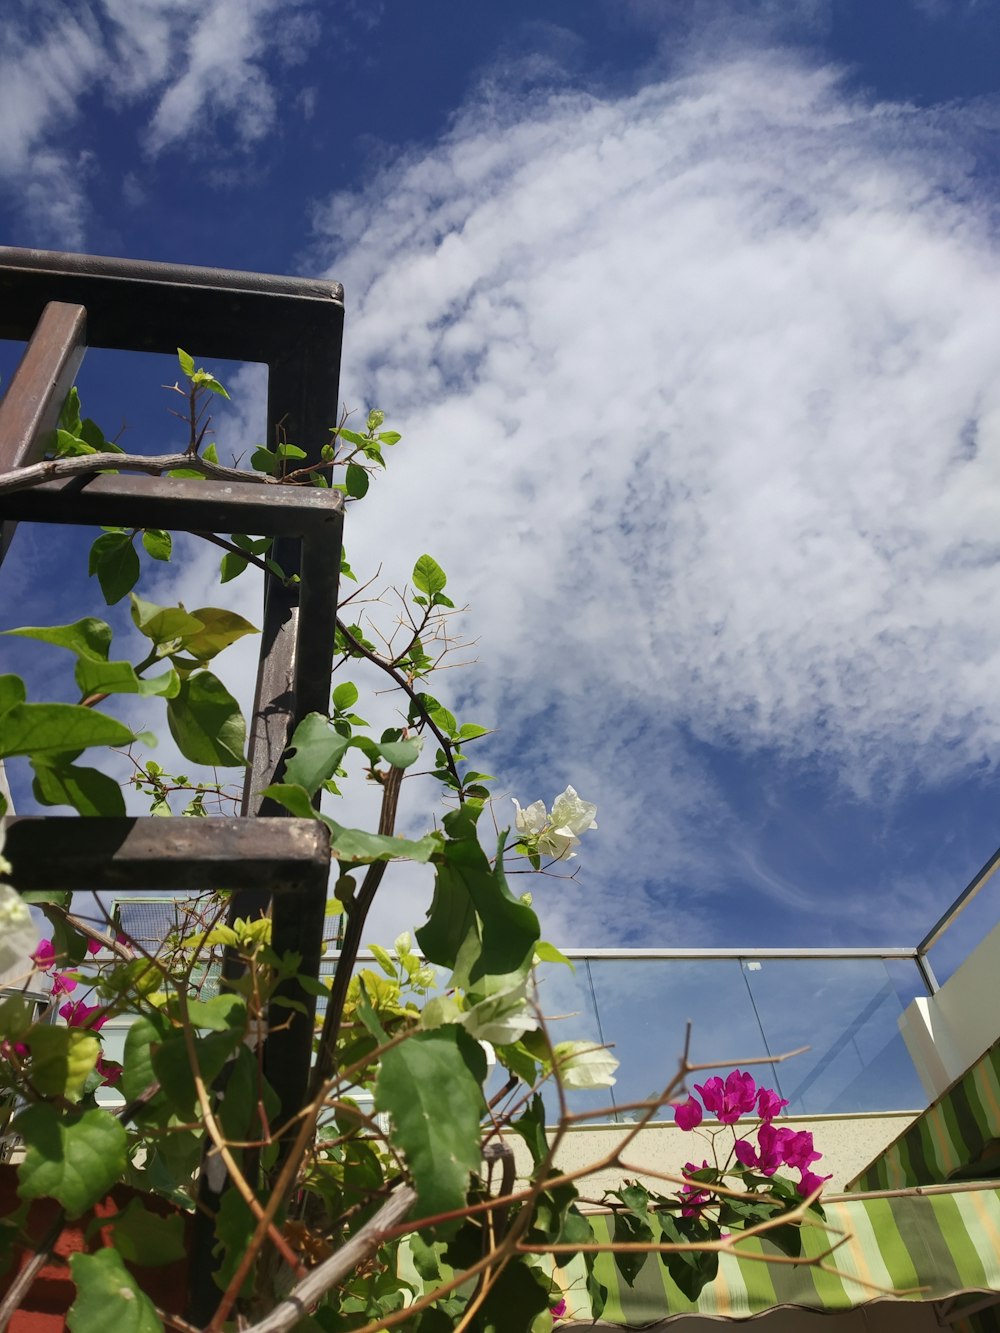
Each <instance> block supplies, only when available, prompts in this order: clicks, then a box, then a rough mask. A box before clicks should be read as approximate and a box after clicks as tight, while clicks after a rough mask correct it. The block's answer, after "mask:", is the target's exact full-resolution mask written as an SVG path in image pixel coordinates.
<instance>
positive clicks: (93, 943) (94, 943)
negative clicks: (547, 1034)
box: [87, 940, 104, 957]
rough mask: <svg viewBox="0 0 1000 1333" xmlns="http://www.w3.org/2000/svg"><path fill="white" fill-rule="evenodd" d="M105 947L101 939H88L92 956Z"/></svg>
mask: <svg viewBox="0 0 1000 1333" xmlns="http://www.w3.org/2000/svg"><path fill="white" fill-rule="evenodd" d="M103 948H104V945H103V944H102V943H101V941H100V940H88V941H87V952H88V953H89V954H90V956H91V957H93V956H94V954H95V953H100V952H101V950H102V949H103Z"/></svg>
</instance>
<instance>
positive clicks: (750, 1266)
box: [554, 1184, 1000, 1328]
mask: <svg viewBox="0 0 1000 1333" xmlns="http://www.w3.org/2000/svg"><path fill="white" fill-rule="evenodd" d="M823 1208H824V1211H825V1213H826V1220H827V1223H828V1224H829V1226H830V1228H831V1229H833V1231H834V1233H835V1234H834V1238H835V1239H839V1237H840V1236H841V1235H846V1236H847V1237H848V1239H847V1240H846V1241H845V1243H844V1244H843V1245H841V1246H840V1248H839V1249H837V1250H836V1251H835V1253H834V1255H832V1256H831V1257H830V1258H829V1259H828V1260H826V1263H827V1264H828V1266H829V1268H830V1269H836V1272H833V1271H827V1270H826V1269H821V1268H817V1267H809V1266H807V1265H804V1264H796V1265H791V1264H788V1263H787V1262H786V1263H777V1264H775V1263H765V1262H762V1260H763V1259H764V1257H767V1256H769V1257H771V1258H775V1259H780V1258H782V1257H783V1256H782V1254H781V1251H780V1250H778V1248H777V1247H776V1246H774V1245H772V1244H770V1243H769V1242H768V1241H767V1240H766V1239H763V1238H754V1239H751V1240H749V1241H745V1242H740V1243H739V1246H740V1252H739V1253H738V1254H722V1255H720V1261H719V1273H718V1276H717V1277H716V1279H715V1280H714V1281H713V1282H712V1283H710V1284H709V1285H708V1286H706V1287H705V1288H704V1290H703V1291H702V1292H701V1294H700V1296H699V1298H698V1300H697V1302H696V1303H695V1302H692V1301H690V1300H689V1299H688V1298H687V1297H686V1296H685V1295H684V1294H683V1293H682V1292H681V1291H680V1290H679V1289H678V1288H677V1286H676V1285H675V1284H674V1282H673V1281H672V1280H671V1278H670V1276H669V1274H668V1273H667V1270H666V1268H665V1267H664V1265H663V1264H662V1263H661V1262H660V1261H659V1259H658V1257H657V1256H656V1255H655V1254H651V1255H650V1256H649V1258H648V1259H647V1260H646V1262H645V1264H644V1265H643V1267H642V1269H641V1270H640V1271H639V1273H638V1275H637V1276H636V1278H635V1281H634V1283H633V1285H631V1286H629V1284H628V1283H627V1282H626V1281H625V1279H624V1278H623V1277H622V1275H621V1274H620V1273H619V1271H618V1269H617V1267H616V1265H615V1260H614V1257H613V1255H612V1254H610V1253H608V1252H603V1253H601V1254H600V1255H599V1256H598V1259H597V1262H596V1267H595V1277H596V1278H597V1279H598V1281H599V1282H600V1283H601V1285H602V1286H604V1287H605V1288H607V1292H608V1295H607V1301H606V1303H605V1307H604V1310H603V1312H602V1313H601V1314H600V1315H599V1317H598V1321H597V1327H601V1326H602V1325H603V1326H605V1327H608V1326H611V1327H622V1326H625V1327H628V1328H643V1327H648V1326H650V1325H653V1326H654V1327H655V1326H659V1325H661V1324H663V1323H665V1322H668V1321H670V1320H673V1319H675V1318H678V1317H680V1316H682V1315H690V1314H700V1315H703V1316H705V1315H708V1316H714V1317H716V1318H728V1319H748V1318H752V1317H753V1316H755V1315H760V1314H765V1313H766V1312H767V1311H769V1310H774V1309H775V1308H777V1307H781V1306H793V1307H800V1308H803V1309H806V1310H815V1311H825V1312H834V1311H842V1310H850V1309H853V1308H855V1307H857V1306H861V1305H866V1304H868V1303H869V1302H871V1301H876V1300H885V1299H886V1296H885V1294H884V1289H886V1288H888V1289H890V1290H893V1291H897V1292H903V1291H904V1290H905V1289H911V1290H910V1291H909V1293H908V1294H907V1295H900V1296H896V1297H892V1298H890V1299H894V1300H900V1299H902V1300H913V1301H939V1302H940V1301H951V1300H953V1299H954V1298H956V1297H958V1298H960V1300H961V1301H965V1302H967V1301H969V1300H970V1293H971V1294H973V1295H976V1296H977V1300H978V1301H980V1302H981V1300H982V1298H986V1299H989V1298H991V1297H992V1296H994V1295H996V1294H998V1293H1000V1191H998V1190H997V1189H996V1188H994V1187H991V1186H987V1185H982V1184H979V1185H975V1186H972V1185H966V1186H961V1187H956V1188H951V1189H949V1188H947V1187H946V1188H938V1189H936V1190H934V1189H932V1190H929V1191H927V1190H924V1191H920V1192H915V1191H907V1192H905V1193H895V1194H888V1193H884V1194H882V1195H881V1196H879V1195H868V1196H857V1197H854V1198H850V1197H847V1198H845V1197H844V1196H839V1197H837V1198H836V1199H832V1200H830V1201H824V1203H823ZM591 1221H592V1222H593V1223H594V1224H595V1229H596V1232H597V1238H598V1240H599V1241H600V1242H601V1243H610V1238H611V1230H610V1226H611V1224H610V1218H606V1217H603V1216H599V1217H592V1218H591ZM829 1243H830V1233H829V1232H827V1231H824V1230H822V1229H820V1228H818V1227H805V1228H803V1250H804V1253H805V1255H807V1256H813V1255H817V1254H819V1253H821V1252H822V1251H823V1250H824V1249H826V1248H827V1247H828V1245H829ZM554 1273H555V1277H556V1281H557V1282H558V1283H559V1285H560V1287H561V1288H562V1290H563V1293H564V1295H565V1298H566V1304H567V1309H566V1320H567V1324H568V1325H569V1326H570V1327H572V1326H573V1323H574V1321H576V1320H580V1321H586V1322H587V1324H588V1325H589V1326H593V1319H594V1311H593V1309H592V1306H591V1303H590V1299H589V1297H588V1294H587V1286H586V1274H585V1268H584V1264H583V1260H582V1259H581V1258H580V1257H577V1258H575V1259H574V1260H573V1261H572V1263H570V1264H568V1265H566V1267H564V1268H561V1269H555V1270H554ZM853 1279H862V1281H860V1282H859V1281H855V1280H853ZM865 1282H867V1283H869V1284H874V1286H873V1285H868V1286H866V1285H864V1283H865ZM878 1288H882V1289H883V1291H879V1290H878ZM913 1288H923V1290H921V1291H915V1290H912V1289H913ZM955 1313H956V1311H953V1313H952V1317H953V1318H954V1315H955ZM567 1324H564V1323H563V1321H562V1320H560V1321H559V1323H558V1324H557V1325H556V1327H557V1328H560V1327H566V1326H567Z"/></svg>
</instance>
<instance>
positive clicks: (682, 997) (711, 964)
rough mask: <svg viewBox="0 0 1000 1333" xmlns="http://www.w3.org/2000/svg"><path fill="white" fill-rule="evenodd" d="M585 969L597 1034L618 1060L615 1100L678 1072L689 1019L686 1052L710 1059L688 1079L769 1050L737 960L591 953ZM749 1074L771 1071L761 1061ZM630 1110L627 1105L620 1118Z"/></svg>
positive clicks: (634, 1097) (763, 1077) (763, 1075)
mask: <svg viewBox="0 0 1000 1333" xmlns="http://www.w3.org/2000/svg"><path fill="white" fill-rule="evenodd" d="M577 967H578V969H579V968H580V967H581V963H577ZM589 968H590V975H591V977H592V979H593V986H594V995H595V997H596V1000H597V1012H598V1015H599V1017H600V1025H601V1032H602V1036H603V1040H604V1041H605V1042H608V1043H609V1044H610V1045H611V1046H612V1049H613V1050H614V1053H615V1055H616V1056H617V1057H618V1059H619V1061H620V1062H621V1065H620V1068H619V1069H618V1071H617V1076H618V1082H617V1084H616V1085H615V1087H614V1089H613V1091H614V1094H615V1103H616V1105H618V1106H626V1105H628V1104H629V1103H631V1102H637V1101H642V1100H644V1099H646V1098H648V1097H651V1096H658V1095H659V1094H660V1093H661V1092H662V1091H663V1089H664V1088H665V1087H666V1086H667V1084H668V1083H669V1082H670V1080H671V1078H672V1077H673V1076H674V1074H675V1073H676V1072H677V1068H678V1063H679V1061H680V1057H681V1054H682V1052H683V1050H684V1034H685V1029H686V1025H687V1023H688V1020H691V1022H692V1029H691V1050H690V1055H689V1059H690V1060H691V1061H692V1063H694V1064H701V1063H707V1062H709V1061H712V1062H713V1066H712V1068H710V1069H705V1070H702V1071H700V1072H699V1073H697V1074H694V1075H692V1077H691V1078H690V1079H689V1083H695V1082H698V1083H701V1082H703V1081H704V1079H706V1078H710V1077H711V1076H712V1075H713V1074H723V1075H725V1074H727V1073H728V1072H729V1071H730V1070H731V1069H733V1068H734V1067H735V1066H736V1064H737V1063H738V1062H742V1061H746V1060H750V1059H753V1058H754V1057H759V1056H767V1055H768V1054H769V1052H768V1049H767V1046H766V1044H765V1042H764V1038H763V1035H762V1034H761V1030H760V1024H759V1023H758V1021H757V1017H756V1015H755V1013H754V1010H753V1006H752V1005H751V1004H750V1002H749V999H748V996H747V988H746V985H745V983H744V980H743V976H742V972H741V967H740V963H739V961H738V960H737V959H705V960H693V961H689V960H686V959H683V960H682V959H636V960H631V959H625V958H595V959H591V960H589ZM716 1061H718V1062H719V1063H718V1064H717V1065H716V1064H715V1063H714V1062H716ZM753 1073H754V1077H755V1078H756V1079H757V1081H758V1082H764V1083H767V1082H768V1080H769V1079H772V1078H773V1074H774V1070H773V1067H772V1066H771V1065H770V1064H765V1065H761V1066H760V1067H759V1068H756V1067H754V1068H753ZM771 1086H772V1087H773V1086H774V1084H773V1083H772V1084H771ZM675 1099H676V1094H675ZM636 1114H637V1113H635V1112H625V1113H623V1116H622V1117H621V1118H626V1117H627V1118H629V1119H634V1118H635V1117H636ZM639 1114H641V1113H639ZM656 1118H657V1119H660V1120H670V1119H672V1118H673V1114H672V1112H671V1111H670V1109H669V1107H666V1108H664V1110H663V1111H661V1112H659V1113H658V1115H657V1117H656Z"/></svg>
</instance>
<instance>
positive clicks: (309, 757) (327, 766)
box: [284, 713, 351, 796]
mask: <svg viewBox="0 0 1000 1333" xmlns="http://www.w3.org/2000/svg"><path fill="white" fill-rule="evenodd" d="M350 743H351V742H350V738H349V737H347V736H341V734H340V733H339V732H338V731H334V730H332V728H331V726H330V723H329V721H328V719H327V718H325V717H324V716H323V714H322V713H309V714H308V715H307V716H306V717H304V718H303V719H302V721H301V722H300V723H299V725H298V726H297V727H296V728H295V733H294V735H293V736H292V740H291V744H290V746H289V749H290V751H291V752H292V757H291V758H290V759H287V760H286V761H285V772H284V781H285V782H286V783H291V784H292V785H293V786H299V787H304V788H305V790H306V791H307V792H308V793H309V795H310V796H314V795H315V793H316V792H317V791H318V790H319V788H320V787H321V786H322V785H323V783H324V782H325V781H326V780H327V778H332V777H333V775H334V773H336V771H337V769H338V768H339V767H340V761H341V760H342V759H343V757H344V755H345V754H346V753H347V749H348V746H349V745H350Z"/></svg>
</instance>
